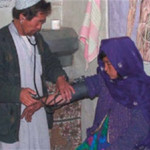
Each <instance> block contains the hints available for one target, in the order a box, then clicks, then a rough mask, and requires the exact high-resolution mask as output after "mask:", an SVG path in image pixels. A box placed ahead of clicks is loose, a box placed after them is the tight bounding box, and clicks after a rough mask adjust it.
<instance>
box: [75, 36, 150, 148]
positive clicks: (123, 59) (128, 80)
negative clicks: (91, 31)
mask: <svg viewBox="0 0 150 150" xmlns="http://www.w3.org/2000/svg"><path fill="white" fill-rule="evenodd" d="M98 64H99V66H98V69H97V75H95V76H92V77H87V78H86V79H85V83H86V85H87V87H88V92H89V96H90V97H91V98H92V97H95V96H96V95H99V93H100V92H101V91H102V87H103V86H102V78H103V79H104V82H105V84H106V87H107V88H108V93H107V90H106V88H105V90H106V91H104V92H105V94H104V92H103V94H102V96H103V97H102V99H103V100H107V101H111V100H115V101H116V102H117V103H119V104H121V105H123V107H125V108H126V109H127V113H129V118H128V119H127V118H125V119H126V120H125V122H124V126H125V128H124V129H123V130H122V131H121V132H120V133H119V135H118V136H117V138H116V139H115V140H113V141H112V142H108V141H107V140H103V141H102V140H101V144H102V143H103V142H104V143H103V145H104V146H103V147H101V149H102V148H105V149H106V150H141V149H142V150H149V149H150V134H149V129H150V125H149V124H150V92H149V91H150V77H148V76H147V75H146V74H145V72H144V69H143V61H142V58H141V56H140V54H139V51H138V50H137V48H136V46H135V44H134V43H133V41H132V40H131V39H130V38H129V37H120V38H112V39H106V40H102V43H101V47H100V54H99V56H98ZM101 77H102V78H101ZM99 96H101V95H99ZM100 101H101V100H100V99H99V101H98V104H97V108H96V115H95V120H94V124H93V126H92V127H91V128H89V129H88V130H87V135H88V137H91V136H92V135H94V134H93V133H96V132H95V131H96V130H97V128H98V127H99V126H100V124H101V122H102V118H104V117H105V116H107V117H108V118H109V123H108V124H107V126H108V132H107V134H106V136H107V135H108V134H109V131H110V133H111V130H109V129H111V128H113V120H111V119H113V118H115V114H113V113H114V111H115V109H116V108H115V107H116V106H115V105H116V104H114V102H111V103H110V102H109V104H108V106H107V109H104V110H103V108H102V105H101V104H102V103H101V102H100ZM106 105H107V104H106ZM106 105H105V106H106ZM100 109H101V110H100ZM102 110H103V111H102ZM118 113H119V112H118ZM119 115H120V116H122V113H120V114H119ZM125 116H127V115H125ZM116 117H117V116H116ZM122 118H124V116H122ZM105 120H106V119H105ZM120 121H121V120H118V124H119V123H120ZM126 121H128V122H126ZM103 124H104V123H103ZM110 126H111V127H110ZM102 129H103V128H102V127H101V130H102ZM101 130H98V135H99V138H100V137H101V135H102V133H103V132H102V131H101ZM118 130H119V129H118ZM112 136H113V135H112ZM87 139H88V138H87ZM87 139H86V141H85V142H86V143H87ZM90 142H91V141H90ZM91 143H92V142H91ZM98 143H100V142H98ZM108 143H109V144H108ZM97 145H98V144H97ZM99 145H100V144H99ZM81 147H82V146H79V147H78V150H79V149H82V148H81ZM97 149H100V148H97Z"/></svg>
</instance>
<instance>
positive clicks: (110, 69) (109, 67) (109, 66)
mask: <svg viewBox="0 0 150 150" xmlns="http://www.w3.org/2000/svg"><path fill="white" fill-rule="evenodd" d="M103 63H104V70H105V72H106V73H107V74H108V75H109V77H110V78H111V79H116V78H118V73H117V71H116V69H115V68H114V67H113V65H112V64H111V62H110V61H109V59H108V58H107V57H104V58H103Z"/></svg>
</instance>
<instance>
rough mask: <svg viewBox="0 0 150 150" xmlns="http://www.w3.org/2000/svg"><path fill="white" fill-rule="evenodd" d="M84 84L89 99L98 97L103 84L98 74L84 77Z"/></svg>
mask: <svg viewBox="0 0 150 150" xmlns="http://www.w3.org/2000/svg"><path fill="white" fill-rule="evenodd" d="M85 83H86V86H87V88H88V93H89V97H90V98H91V99H93V98H94V97H96V96H99V95H100V92H101V89H102V86H103V84H104V82H103V80H102V77H101V76H100V75H99V74H96V75H93V76H89V77H86V78H85Z"/></svg>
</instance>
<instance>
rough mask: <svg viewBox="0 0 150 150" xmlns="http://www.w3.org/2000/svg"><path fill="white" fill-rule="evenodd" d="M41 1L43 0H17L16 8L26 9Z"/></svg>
mask: <svg viewBox="0 0 150 150" xmlns="http://www.w3.org/2000/svg"><path fill="white" fill-rule="evenodd" d="M40 1H41V0H16V4H15V8H16V9H17V10H22V9H26V8H29V7H31V6H33V5H35V4H37V3H38V2H40Z"/></svg>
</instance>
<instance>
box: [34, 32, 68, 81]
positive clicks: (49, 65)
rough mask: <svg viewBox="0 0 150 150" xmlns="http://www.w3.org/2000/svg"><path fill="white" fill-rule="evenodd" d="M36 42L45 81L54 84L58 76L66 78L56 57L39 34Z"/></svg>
mask: <svg viewBox="0 0 150 150" xmlns="http://www.w3.org/2000/svg"><path fill="white" fill-rule="evenodd" d="M37 40H38V48H39V51H40V53H41V56H42V66H43V74H44V77H45V78H46V80H48V81H51V82H54V83H55V82H56V81H57V78H58V77H59V76H65V77H66V78H68V77H67V74H66V72H65V71H64V70H63V68H62V66H61V64H60V61H59V60H58V58H57V56H56V55H55V54H54V53H52V52H51V50H50V48H49V46H48V44H47V43H46V42H45V41H44V39H43V37H42V36H41V35H40V34H38V36H37Z"/></svg>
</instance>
